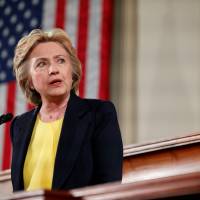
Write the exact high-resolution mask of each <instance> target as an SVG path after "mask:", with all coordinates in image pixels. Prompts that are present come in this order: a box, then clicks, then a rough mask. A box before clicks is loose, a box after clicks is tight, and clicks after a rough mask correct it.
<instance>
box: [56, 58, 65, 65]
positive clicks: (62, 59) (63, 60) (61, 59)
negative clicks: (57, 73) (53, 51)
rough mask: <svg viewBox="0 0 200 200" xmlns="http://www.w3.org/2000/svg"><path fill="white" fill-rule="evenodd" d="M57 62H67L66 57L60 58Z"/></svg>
mask: <svg viewBox="0 0 200 200" xmlns="http://www.w3.org/2000/svg"><path fill="white" fill-rule="evenodd" d="M57 62H58V63H59V64H63V63H65V59H64V58H58V60H57Z"/></svg>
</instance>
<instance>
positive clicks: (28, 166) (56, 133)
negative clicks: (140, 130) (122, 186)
mask: <svg viewBox="0 0 200 200" xmlns="http://www.w3.org/2000/svg"><path fill="white" fill-rule="evenodd" d="M14 71H15V74H16V79H17V81H18V84H19V86H20V87H21V89H22V91H23V93H24V94H25V96H26V98H27V100H29V101H30V102H31V103H33V104H34V105H35V106H36V108H35V109H33V110H32V111H30V112H26V113H24V114H22V115H20V116H17V117H15V118H14V120H13V122H12V125H11V140H12V145H13V154H12V166H11V178H12V184H13V190H14V191H18V190H34V189H39V188H42V189H60V190H63V189H70V188H77V187H83V186H88V185H94V184H99V183H106V182H110V181H119V180H121V178H122V160H123V155H122V154H123V148H122V140H121V136H120V130H119V126H118V121H117V116H116V111H115V108H114V106H113V104H112V103H111V102H109V101H101V100H94V99H93V100H92V99H81V98H80V97H78V96H77V95H76V93H77V90H78V87H79V82H80V77H81V65H80V61H79V59H78V58H77V56H76V53H75V49H74V48H73V47H72V44H71V41H70V39H69V37H68V35H67V34H66V33H65V32H64V31H62V30H61V29H54V30H52V31H50V32H44V31H42V30H39V29H36V30H33V31H32V32H31V33H30V34H29V35H28V36H25V37H23V38H22V39H21V40H20V41H19V43H18V44H17V47H16V50H15V56H14Z"/></svg>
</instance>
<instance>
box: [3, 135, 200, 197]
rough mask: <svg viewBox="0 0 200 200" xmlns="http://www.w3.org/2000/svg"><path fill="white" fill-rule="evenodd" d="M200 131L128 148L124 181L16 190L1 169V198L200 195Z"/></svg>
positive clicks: (8, 172)
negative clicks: (69, 188) (51, 189)
mask: <svg viewBox="0 0 200 200" xmlns="http://www.w3.org/2000/svg"><path fill="white" fill-rule="evenodd" d="M199 197H200V134H191V135H188V136H185V137H179V138H173V139H170V140H163V141H157V142H152V143H148V144H143V145H130V146H127V147H125V148H124V163H123V181H122V184H121V183H109V184H102V185H97V186H91V187H85V188H80V189H74V190H69V191H66V192H64V191H45V190H40V191H34V192H18V193H14V194H12V189H11V183H10V171H9V170H7V171H5V172H1V173H0V199H4V200H5V199H23V200H24V199H51V200H52V199H88V200H97V199H98V200H101V199H102V200H103V199H105V200H106V199H162V198H168V199H200V198H199Z"/></svg>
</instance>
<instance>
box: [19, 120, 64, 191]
mask: <svg viewBox="0 0 200 200" xmlns="http://www.w3.org/2000/svg"><path fill="white" fill-rule="evenodd" d="M62 122H63V118H62V119H59V120H56V121H53V122H43V121H41V120H40V119H39V117H37V119H36V123H35V126H34V129H33V133H32V137H31V141H30V144H29V147H28V151H27V154H26V159H25V163H24V169H23V177H24V189H25V190H35V189H51V187H52V179H53V170H54V163H55V157H56V151H57V146H58V141H59V138H60V132H61V126H62Z"/></svg>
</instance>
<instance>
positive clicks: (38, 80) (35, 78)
mask: <svg viewBox="0 0 200 200" xmlns="http://www.w3.org/2000/svg"><path fill="white" fill-rule="evenodd" d="M44 80H45V77H44V76H42V75H41V74H32V83H33V86H34V87H36V88H37V86H39V85H43V82H44Z"/></svg>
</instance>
